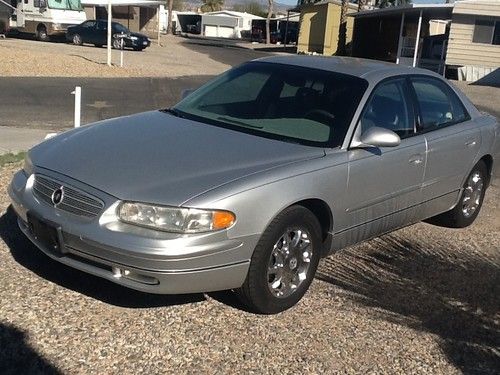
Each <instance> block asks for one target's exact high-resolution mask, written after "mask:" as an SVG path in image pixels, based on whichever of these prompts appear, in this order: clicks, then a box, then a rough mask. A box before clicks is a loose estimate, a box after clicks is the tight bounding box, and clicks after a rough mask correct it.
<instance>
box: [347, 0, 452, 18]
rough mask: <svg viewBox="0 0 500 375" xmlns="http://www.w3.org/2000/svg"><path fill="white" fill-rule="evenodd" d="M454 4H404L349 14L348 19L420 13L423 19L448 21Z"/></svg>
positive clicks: (416, 14)
mask: <svg viewBox="0 0 500 375" xmlns="http://www.w3.org/2000/svg"><path fill="white" fill-rule="evenodd" d="M454 6H455V4H406V5H400V6H395V7H387V8H381V9H372V10H364V11H362V12H357V13H349V14H348V15H347V16H348V17H354V18H356V19H358V18H370V17H377V18H380V17H385V16H401V15H402V14H405V15H406V16H408V15H415V16H418V15H419V14H420V12H422V15H423V16H424V17H431V18H439V19H448V18H451V13H452V12H453V7H454Z"/></svg>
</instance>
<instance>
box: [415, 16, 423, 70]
mask: <svg viewBox="0 0 500 375" xmlns="http://www.w3.org/2000/svg"><path fill="white" fill-rule="evenodd" d="M421 29H422V11H420V15H419V16H418V27H417V39H416V40H415V52H414V53H413V67H416V66H417V56H418V44H419V43H420V31H421Z"/></svg>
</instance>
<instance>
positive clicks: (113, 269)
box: [111, 267, 130, 279]
mask: <svg viewBox="0 0 500 375" xmlns="http://www.w3.org/2000/svg"><path fill="white" fill-rule="evenodd" d="M111 272H113V277H116V278H117V279H119V278H120V277H122V276H128V275H130V271H129V270H125V269H121V268H118V267H111Z"/></svg>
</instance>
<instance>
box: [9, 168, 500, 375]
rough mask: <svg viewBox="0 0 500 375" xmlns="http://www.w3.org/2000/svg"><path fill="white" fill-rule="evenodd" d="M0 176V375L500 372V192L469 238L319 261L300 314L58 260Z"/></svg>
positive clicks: (450, 234)
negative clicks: (245, 306)
mask: <svg viewBox="0 0 500 375" xmlns="http://www.w3.org/2000/svg"><path fill="white" fill-rule="evenodd" d="M19 167H20V165H19V164H15V165H9V166H6V167H4V168H3V169H0V191H1V193H0V301H1V303H0V373H7V374H19V373H36V372H39V373H42V372H43V373H75V374H79V373H90V374H102V373H106V374H108V373H109V374H114V373H167V372H168V373H171V372H174V371H175V373H181V374H182V373H221V374H222V373H276V374H277V373H280V374H292V373H367V374H370V373H371V374H375V373H377V374H378V373H392V374H402V373H405V374H414V373H415V374H416V373H419V374H459V373H462V372H463V373H478V374H496V373H498V370H499V369H500V367H499V364H500V352H499V347H500V333H499V328H500V313H499V311H500V300H499V298H498V296H499V295H500V255H499V253H500V189H499V187H498V184H497V186H492V187H491V188H490V189H489V191H488V193H487V199H486V202H485V206H484V207H483V211H482V213H481V215H480V216H479V218H478V220H477V222H476V223H475V224H474V225H473V226H471V227H470V228H468V229H465V230H448V229H443V228H438V227H434V226H431V225H428V224H418V225H415V226H412V227H409V228H406V229H403V230H400V231H398V232H395V233H393V234H390V235H386V236H384V237H382V238H380V239H376V240H373V241H370V242H367V243H364V244H362V245H358V246H355V247H352V248H350V249H347V250H344V251H342V252H340V253H338V254H337V255H335V256H332V257H329V258H327V259H324V260H323V261H322V263H321V266H320V269H319V272H318V276H317V280H316V281H315V282H314V283H313V285H312V288H311V290H310V291H309V293H308V294H307V295H306V297H305V298H304V299H303V300H302V301H301V302H300V303H299V305H298V306H296V307H295V308H293V309H291V310H289V311H287V312H284V313H282V314H279V315H276V316H257V315H253V314H250V313H247V312H245V311H242V310H241V309H239V308H238V307H239V306H238V304H237V303H236V302H235V301H234V299H233V298H231V296H230V295H228V294H225V293H214V294H209V295H202V294H199V295H187V296H154V295H146V294H142V293H138V292H134V291H130V290H127V289H124V288H122V287H119V286H116V285H114V284H112V283H109V282H107V281H104V280H100V279H98V278H95V277H92V276H88V275H85V274H83V273H81V272H79V271H76V270H73V269H70V268H67V267H65V266H63V265H60V264H58V263H56V262H53V261H51V260H50V259H49V258H47V257H45V256H44V255H43V254H41V253H40V252H39V251H37V250H36V248H34V246H33V245H31V244H30V243H29V241H28V240H27V239H25V238H24V237H23V236H22V234H21V233H20V232H19V230H18V229H16V224H15V219H14V216H13V214H12V212H11V210H10V209H8V204H9V203H8V198H7V194H6V192H5V189H6V187H7V184H8V182H9V180H10V178H11V176H12V174H13V172H14V171H15V170H16V169H18V168H19Z"/></svg>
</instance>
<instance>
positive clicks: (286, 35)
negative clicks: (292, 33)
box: [284, 10, 290, 52]
mask: <svg viewBox="0 0 500 375" xmlns="http://www.w3.org/2000/svg"><path fill="white" fill-rule="evenodd" d="M289 19H290V11H289V10H287V11H286V26H285V43H284V45H285V52H286V42H287V38H288V20H289Z"/></svg>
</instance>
